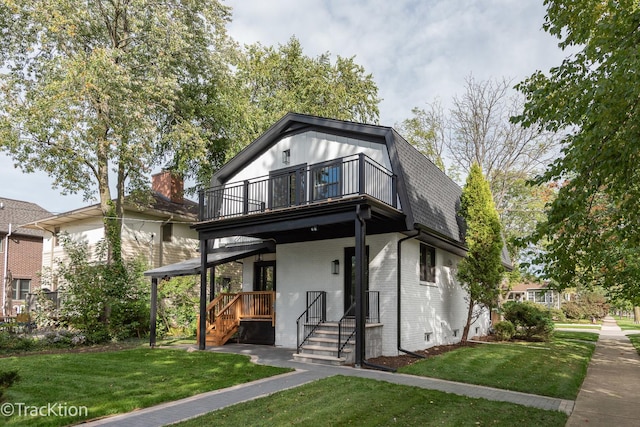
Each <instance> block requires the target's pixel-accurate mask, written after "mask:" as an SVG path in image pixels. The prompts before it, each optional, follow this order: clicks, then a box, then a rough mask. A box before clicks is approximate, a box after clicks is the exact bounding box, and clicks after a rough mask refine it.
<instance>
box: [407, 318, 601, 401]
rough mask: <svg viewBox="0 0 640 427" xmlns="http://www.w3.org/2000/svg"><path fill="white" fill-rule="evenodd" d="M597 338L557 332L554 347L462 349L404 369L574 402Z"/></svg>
mask: <svg viewBox="0 0 640 427" xmlns="http://www.w3.org/2000/svg"><path fill="white" fill-rule="evenodd" d="M594 336H595V340H597V334H594V333H589V332H560V331H557V332H555V334H554V337H553V338H552V340H551V341H550V342H540V343H528V342H522V343H520V342H513V343H505V344H482V345H479V346H475V347H463V348H460V349H458V350H455V351H451V352H448V353H445V354H442V355H440V356H437V357H434V358H429V359H425V360H421V361H419V362H416V363H414V364H412V365H409V366H406V367H404V368H401V369H400V370H399V372H402V373H405V374H411V375H418V376H425V377H433V378H441V379H445V380H451V381H460V382H465V383H471V384H478V385H484V386H490V387H496V388H502V389H505V390H514V391H521V392H524V393H532V394H538V395H542V396H551V397H557V398H561V399H569V400H574V399H575V398H576V396H577V395H578V391H579V390H580V385H581V384H582V381H583V380H584V377H585V376H586V374H587V367H588V365H589V360H591V355H592V354H593V351H594V349H595V343H591V342H586V341H589V340H593V339H594Z"/></svg>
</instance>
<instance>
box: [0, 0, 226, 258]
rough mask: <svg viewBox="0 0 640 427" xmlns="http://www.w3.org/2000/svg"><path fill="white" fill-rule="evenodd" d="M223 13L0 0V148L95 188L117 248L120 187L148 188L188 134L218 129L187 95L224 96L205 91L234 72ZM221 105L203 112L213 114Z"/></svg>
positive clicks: (70, 182) (211, 134) (60, 180)
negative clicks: (204, 120)
mask: <svg viewBox="0 0 640 427" xmlns="http://www.w3.org/2000/svg"><path fill="white" fill-rule="evenodd" d="M229 15H230V9H229V8H228V7H226V6H224V5H222V4H221V3H220V2H219V1H216V0H192V1H164V2H158V3H154V4H153V6H152V7H151V6H150V5H149V2H147V1H144V0H131V1H125V2H123V1H117V2H114V1H105V0H97V1H90V2H87V1H79V0H59V1H55V2H51V1H49V0H32V1H16V0H5V1H3V2H2V4H1V5H0V20H1V24H2V29H3V31H1V32H0V70H2V71H1V73H2V75H1V80H2V85H0V149H1V150H4V151H7V152H8V153H9V154H10V155H11V157H12V158H13V159H14V163H15V164H16V165H17V167H20V168H22V169H23V170H24V171H26V172H31V171H34V170H43V171H44V172H46V173H47V174H48V175H50V176H51V177H52V178H53V183H54V187H56V188H61V189H62V193H63V194H67V193H82V194H84V196H85V198H86V199H91V198H94V197H95V196H96V190H97V196H98V199H99V201H100V205H101V210H102V214H103V216H104V217H105V219H106V224H105V231H106V233H105V235H107V236H109V242H110V244H111V245H112V246H113V250H114V251H115V254H114V256H115V259H118V251H119V249H118V241H117V240H113V241H111V237H113V236H114V233H112V232H110V231H114V230H113V229H115V234H116V235H118V236H119V235H120V224H119V220H115V219H114V215H113V212H110V210H111V208H115V211H114V212H115V217H117V218H122V216H123V215H122V214H123V198H124V195H125V194H124V193H125V190H128V191H131V192H135V191H136V190H145V189H147V188H148V174H149V172H150V171H151V170H152V168H153V167H154V166H156V165H158V164H159V163H160V162H163V161H164V160H165V156H166V157H169V158H171V157H172V156H173V154H174V153H175V152H176V151H179V150H184V149H185V147H183V144H184V142H185V141H189V142H190V144H189V145H188V147H186V149H191V150H195V149H196V148H200V149H202V148H203V147H206V148H209V147H210V146H211V145H213V143H210V142H211V140H214V141H215V139H216V136H217V135H220V133H219V132H218V129H217V128H214V129H210V128H205V127H204V126H202V122H201V121H199V120H197V119H198V118H199V117H200V116H202V113H203V111H202V108H201V105H200V104H198V103H197V102H196V101H193V100H191V98H192V97H194V94H198V95H199V96H200V97H199V98H198V100H199V101H200V102H203V103H214V104H213V105H224V103H222V102H219V99H217V98H216V99H211V98H210V97H209V95H211V92H212V89H210V86H211V85H213V87H218V86H219V85H220V84H221V83H220V81H221V80H224V78H226V75H227V74H228V73H229V72H230V71H229V67H228V65H227V64H228V61H227V60H226V57H227V55H228V51H229V50H231V43H230V41H229V40H228V39H227V37H226V33H225V26H226V24H227V22H228V21H229V19H230V18H229ZM221 58H225V60H224V61H222V60H221ZM220 110H221V109H209V110H207V111H206V113H208V114H209V115H210V116H211V117H210V120H211V121H215V120H216V119H217V114H215V113H217V112H218V111H220ZM197 113H198V114H200V116H197ZM221 114H222V113H221ZM111 172H115V179H116V181H117V182H116V183H115V185H113V183H111V184H110V178H111V177H110V173H111ZM111 188H116V191H117V195H116V196H115V197H112V195H111ZM112 199H115V200H116V201H115V203H114V204H113V206H110V203H111V200H112ZM109 228H111V229H112V230H109ZM110 250H111V248H110Z"/></svg>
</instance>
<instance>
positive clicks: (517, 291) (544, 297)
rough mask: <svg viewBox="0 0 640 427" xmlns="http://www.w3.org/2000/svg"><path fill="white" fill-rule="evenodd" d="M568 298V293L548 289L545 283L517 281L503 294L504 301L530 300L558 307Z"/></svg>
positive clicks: (569, 298) (569, 295)
mask: <svg viewBox="0 0 640 427" xmlns="http://www.w3.org/2000/svg"><path fill="white" fill-rule="evenodd" d="M570 300H571V294H570V293H562V294H560V293H559V292H558V291H556V290H554V289H549V287H548V284H547V283H535V282H524V283H518V284H516V285H514V286H513V287H512V288H511V289H510V290H509V291H508V292H507V294H506V296H505V301H532V302H536V303H538V304H542V305H545V306H547V307H551V308H560V307H561V305H562V303H563V302H565V301H570Z"/></svg>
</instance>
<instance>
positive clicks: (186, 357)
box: [0, 348, 290, 426]
mask: <svg viewBox="0 0 640 427" xmlns="http://www.w3.org/2000/svg"><path fill="white" fill-rule="evenodd" d="M2 369H3V370H13V369H17V370H18V371H19V375H20V380H19V381H18V382H16V383H15V384H14V385H13V386H11V387H10V388H9V389H8V390H7V392H6V394H5V396H6V402H5V405H6V404H10V405H12V407H13V409H14V411H13V412H14V415H13V416H11V417H3V416H0V424H3V425H9V426H19V425H38V426H60V425H67V424H70V423H77V422H79V421H81V420H82V419H92V418H97V417H102V416H105V415H112V414H118V413H123V412H129V411H133V410H134V409H138V408H145V407H149V406H153V405H156V404H158V403H162V402H168V401H172V400H177V399H181V398H184V397H188V396H193V395H196V394H199V393H203V392H206V391H211V390H218V389H221V388H226V387H231V386H233V385H237V384H242V383H246V382H249V381H254V380H257V379H260V378H265V377H269V376H273V375H277V374H281V373H283V372H288V371H290V370H289V369H284V368H276V367H271V366H262V365H255V364H253V363H251V362H250V359H249V357H248V356H240V355H234V354H222V353H211V352H186V351H181V350H163V349H154V350H152V349H148V348H143V349H133V350H124V351H113V352H101V353H63V354H46V355H32V356H21V357H7V358H3V359H2ZM56 403H57V404H59V405H61V406H59V407H58V408H59V409H60V410H62V409H63V406H62V405H64V406H65V407H66V408H71V407H72V408H79V407H86V408H87V409H86V416H79V417H73V416H66V417H65V416H57V415H56V416H50V415H51V414H49V415H48V416H35V417H34V416H25V415H24V412H27V413H28V412H29V411H25V410H24V405H28V406H29V407H34V408H37V407H42V406H45V407H46V406H47V405H50V404H56ZM19 405H23V406H22V408H23V410H22V412H23V413H22V414H21V413H20V412H21V410H20V408H21V407H20V406H19ZM3 412H4V410H3ZM72 412H83V411H75V409H73V411H72V410H69V409H67V413H72ZM5 414H6V413H4V414H3V415H5Z"/></svg>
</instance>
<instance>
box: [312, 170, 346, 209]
mask: <svg viewBox="0 0 640 427" xmlns="http://www.w3.org/2000/svg"><path fill="white" fill-rule="evenodd" d="M341 166H342V163H340V162H337V163H331V164H325V165H323V166H318V167H315V168H313V169H311V179H312V182H311V186H312V188H313V194H312V198H313V200H323V199H329V198H332V197H338V196H340V195H341V193H342V192H341V191H340V190H341V185H340V182H341V176H340V175H341V169H342V168H341Z"/></svg>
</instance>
